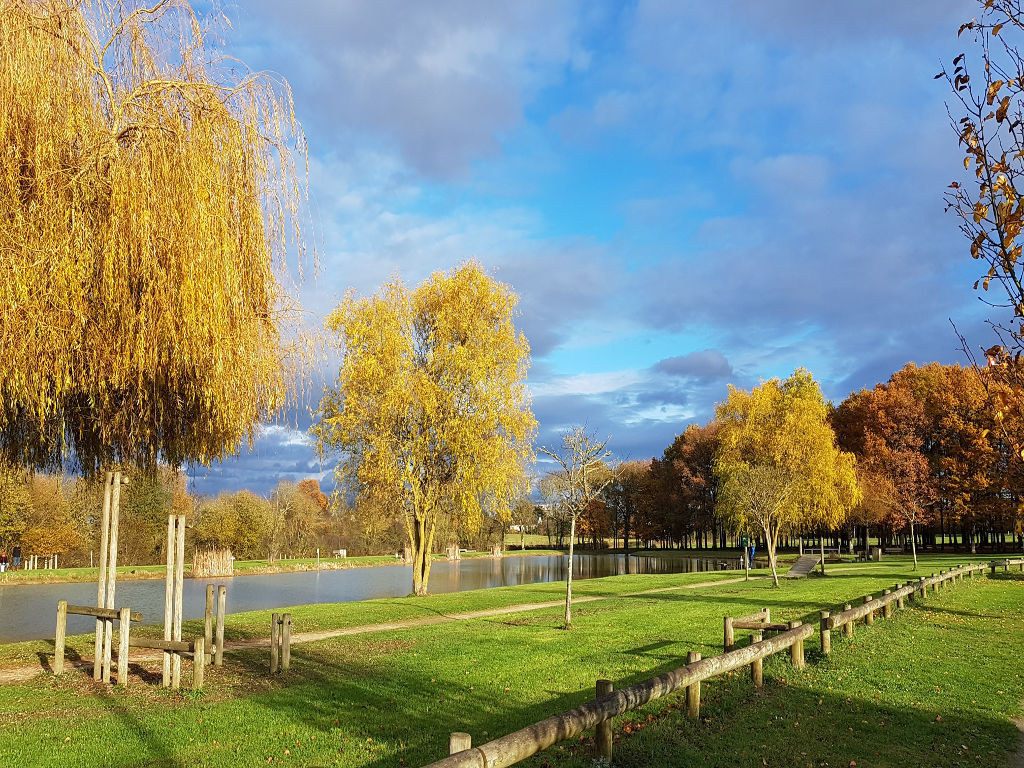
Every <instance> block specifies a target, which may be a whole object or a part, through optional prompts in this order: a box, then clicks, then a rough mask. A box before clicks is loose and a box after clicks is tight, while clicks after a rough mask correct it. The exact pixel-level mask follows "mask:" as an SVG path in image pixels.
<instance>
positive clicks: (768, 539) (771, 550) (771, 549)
mask: <svg viewBox="0 0 1024 768" xmlns="http://www.w3.org/2000/svg"><path fill="white" fill-rule="evenodd" d="M763 528H764V540H765V546H766V547H767V548H768V565H770V566H771V569H772V582H773V583H774V584H775V586H776V587H777V586H779V572H778V569H777V568H776V567H775V545H776V544H777V543H778V533H775V534H774V535H773V534H772V532H771V530H769V528H768V526H763Z"/></svg>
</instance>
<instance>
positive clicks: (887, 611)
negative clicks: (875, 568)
mask: <svg viewBox="0 0 1024 768" xmlns="http://www.w3.org/2000/svg"><path fill="white" fill-rule="evenodd" d="M891 594H892V590H891V589H883V590H882V597H888V596H889V595H891ZM891 616H892V603H891V602H888V601H886V603H885V605H883V606H882V618H883V619H888V618H889V617H891Z"/></svg>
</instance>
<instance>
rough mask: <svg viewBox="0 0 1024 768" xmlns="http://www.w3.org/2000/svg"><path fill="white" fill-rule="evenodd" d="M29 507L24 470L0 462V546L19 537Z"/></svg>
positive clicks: (14, 541)
mask: <svg viewBox="0 0 1024 768" xmlns="http://www.w3.org/2000/svg"><path fill="white" fill-rule="evenodd" d="M31 509H32V502H31V499H30V498H29V495H28V486H27V476H26V472H25V471H24V470H23V469H21V468H19V467H15V466H12V465H10V464H7V463H4V462H0V548H9V547H12V546H14V544H15V543H16V542H18V541H19V540H20V539H21V536H22V534H23V533H24V532H25V525H26V522H27V520H28V516H29V513H30V511H31Z"/></svg>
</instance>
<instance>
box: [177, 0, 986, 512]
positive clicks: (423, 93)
mask: <svg viewBox="0 0 1024 768" xmlns="http://www.w3.org/2000/svg"><path fill="white" fill-rule="evenodd" d="M224 11H225V12H226V14H227V15H228V17H229V18H230V20H231V29H230V30H227V31H226V32H225V33H224V43H223V45H224V46H225V47H226V50H227V52H228V53H230V54H231V55H232V56H237V57H238V58H239V59H241V60H242V61H244V62H245V63H246V64H247V65H249V66H250V67H252V68H253V69H256V70H261V71H262V70H265V71H268V72H273V73H276V74H277V75H279V76H282V77H284V78H286V79H287V81H288V83H289V84H290V86H291V88H292V90H293V93H294V99H295V111H296V114H297V117H298V118H299V120H300V121H301V122H302V124H303V127H304V130H305V132H306V135H307V138H308V143H309V155H310V185H311V218H312V220H313V221H314V229H315V232H314V238H315V240H316V242H317V243H318V244H319V251H320V253H319V268H318V270H317V274H316V276H315V280H314V279H313V276H312V275H311V274H309V273H310V270H307V271H306V282H305V283H304V284H303V285H302V287H301V297H302V300H303V304H304V306H305V308H306V309H307V310H308V312H309V316H310V317H311V318H312V319H313V321H314V322H319V321H321V319H322V318H323V317H326V315H327V314H328V313H329V312H330V311H331V309H333V307H334V306H336V305H337V303H338V302H339V301H340V299H341V297H342V295H343V294H344V293H345V291H346V290H347V289H349V288H354V289H355V290H357V291H358V292H359V293H360V294H362V295H372V294H373V293H374V292H376V290H377V289H378V288H379V287H380V285H381V284H382V283H383V282H384V281H386V280H388V279H390V278H392V277H394V276H395V275H400V276H401V278H402V279H403V280H404V281H405V282H406V283H407V284H410V285H415V284H417V283H419V282H421V281H422V280H424V279H425V278H426V277H428V276H429V275H430V273H431V272H434V271H436V270H449V269H451V268H453V267H455V266H457V265H459V264H460V263H462V262H464V261H466V260H468V259H477V260H479V261H480V262H481V263H482V264H483V265H484V267H485V268H486V269H487V270H488V272H489V273H490V274H492V275H493V276H494V277H495V278H496V279H498V280H500V281H502V282H504V283H507V284H509V285H510V286H512V288H513V289H514V290H515V292H516V293H517V294H518V296H519V299H520V304H519V309H520V315H519V317H518V326H519V328H520V329H521V330H522V331H523V332H524V333H525V335H526V337H527V338H528V340H529V342H530V345H531V353H532V366H531V368H530V372H529V377H528V386H529V389H530V391H531V393H532V405H533V410H534V413H535V414H536V416H537V419H538V422H539V432H538V443H540V444H543V445H556V444H557V443H558V441H559V435H560V433H561V432H562V431H564V430H565V429H566V428H568V427H571V426H574V425H577V424H583V425H586V426H587V427H588V428H589V429H590V430H591V431H593V432H594V433H596V434H597V435H598V436H599V437H605V436H611V442H610V444H609V447H610V448H611V449H612V450H613V451H614V453H615V456H616V458H619V459H649V458H651V457H653V456H660V455H661V454H662V452H663V451H664V450H665V448H666V447H668V445H669V444H670V443H671V442H672V440H673V439H674V437H675V436H676V435H677V434H680V433H681V432H682V431H683V430H684V429H685V428H686V426H687V425H689V424H693V423H706V422H707V421H708V420H709V419H710V418H711V417H712V416H713V414H714V407H715V404H716V403H717V402H720V401H722V400H724V399H725V397H726V396H727V394H728V386H729V385H730V384H731V385H734V386H736V387H741V388H745V389H749V388H751V387H753V386H756V385H757V384H758V383H759V382H760V381H761V380H763V379H768V378H771V377H775V376H778V377H786V376H788V375H789V374H790V373H792V372H793V371H794V369H796V368H797V367H800V366H803V367H805V368H807V369H809V370H810V371H811V372H812V373H813V374H814V376H815V378H816V379H817V380H818V381H819V382H820V384H821V387H822V390H823V391H824V393H825V396H826V397H827V398H829V399H831V400H832V401H834V402H837V403H838V402H839V401H841V400H842V399H843V398H845V397H846V396H847V395H848V394H849V393H850V392H852V391H856V390H859V389H860V388H862V387H872V386H874V385H875V384H876V383H878V382H884V381H886V380H887V379H888V377H889V376H890V375H891V374H892V373H893V372H894V371H896V370H898V369H899V368H901V367H902V366H903V365H904V364H906V363H907V362H909V361H915V362H917V363H927V362H931V361H934V360H937V361H940V362H943V363H953V362H963V361H964V354H963V352H962V350H961V349H960V342H959V340H958V338H957V336H956V334H955V332H954V330H953V326H952V325H951V322H950V321H951V320H952V321H953V322H954V323H955V324H956V327H957V328H958V329H959V330H960V331H961V332H962V333H964V334H965V335H966V337H967V338H968V339H969V340H970V342H971V344H972V346H973V347H974V348H977V347H979V346H988V345H989V344H990V343H991V335H990V333H989V332H988V331H987V330H986V327H985V325H984V319H985V318H986V317H988V316H991V315H992V314H993V312H996V311H997V310H992V309H991V308H989V307H987V306H986V305H984V304H983V303H982V302H981V301H979V298H978V296H977V294H976V293H975V292H974V291H972V285H973V283H974V280H975V279H977V277H978V275H977V274H976V272H977V266H976V264H975V263H973V262H972V261H971V259H970V257H969V253H968V249H967V243H966V242H965V241H964V239H963V237H962V236H961V235H960V233H959V232H958V230H957V225H956V219H955V218H954V216H953V215H952V214H949V213H945V212H944V210H943V199H942V193H943V191H944V189H945V188H946V186H947V185H948V184H949V183H950V181H952V180H953V179H954V178H958V176H957V171H958V168H959V169H960V171H961V172H962V164H961V163H962V155H961V154H960V153H959V151H958V149H957V146H956V138H955V134H954V133H953V131H952V129H951V128H950V125H949V118H948V116H947V113H946V101H947V99H948V98H949V95H950V94H949V93H948V91H947V87H948V86H947V85H946V84H945V83H944V81H942V80H934V79H933V76H934V75H935V74H936V73H938V72H940V71H941V70H942V69H943V66H944V62H948V61H950V60H951V59H952V58H953V56H955V55H956V54H958V53H960V52H961V51H962V50H964V49H965V47H966V46H968V45H969V41H968V40H967V39H966V38H962V39H960V40H958V39H957V36H956V32H957V29H958V27H959V25H960V24H961V23H962V22H964V21H966V20H969V19H970V18H971V17H972V15H976V13H977V5H976V3H974V2H971V1H969V0H931V2H929V3H928V9H927V12H922V10H921V6H920V4H918V3H893V2H884V3H883V2H879V1H878V0H861V1H860V2H857V3H822V2H820V0H772V2H770V3H767V2H764V0H721V1H720V2H715V3H695V2H688V1H687V0H661V1H655V0H651V1H648V0H636V2H606V1H604V0H588V1H587V2H583V1H582V0H580V2H575V1H574V0H517V1H516V2H514V3H481V2H479V1H478V0H432V2H430V3H409V2H404V1H401V0H376V1H375V2H373V3H367V2H361V1H360V0H297V2H294V3H281V2H279V0H245V1H244V2H239V3H238V4H237V5H234V6H227V7H225V8H224ZM332 365H333V370H332V369H331V366H332ZM336 374H337V361H336V360H335V361H333V363H328V364H326V365H324V366H322V369H321V370H320V371H319V372H318V376H319V377H321V378H319V379H318V381H317V383H316V384H315V386H314V389H317V388H318V387H321V386H322V385H323V382H324V381H329V380H332V379H333V378H334V377H335V376H336ZM318 400H319V397H318V394H317V393H314V396H313V397H312V398H311V400H310V401H309V402H308V403H307V404H306V411H307V412H303V411H302V409H300V413H299V416H298V417H297V418H296V419H293V420H292V421H289V422H282V423H278V424H272V425H268V426H266V427H265V428H264V429H263V430H262V433H261V435H260V437H259V439H258V440H257V441H256V444H255V447H254V450H253V451H251V452H249V451H245V450H243V453H242V455H241V456H239V457H237V458H233V459H229V460H227V461H225V462H223V463H222V464H215V465H214V466H213V467H211V468H209V469H207V468H203V467H199V468H192V469H191V470H190V471H189V475H190V478H191V480H192V487H193V488H194V490H195V491H196V492H199V493H216V492H218V491H220V490H223V489H236V488H249V489H251V490H254V491H257V492H260V493H266V492H268V491H269V490H270V488H271V487H273V486H274V485H275V484H276V483H277V481H278V480H279V479H291V480H300V479H303V478H304V477H319V478H321V479H322V480H323V486H324V487H325V489H328V490H329V489H330V488H331V487H332V481H331V467H332V466H333V464H332V462H331V461H330V460H327V461H325V462H320V461H319V460H318V459H317V457H316V454H315V451H314V450H313V448H312V447H311V445H310V444H309V442H308V440H307V438H306V436H305V432H304V429H305V428H306V427H307V426H308V425H309V423H310V417H309V414H308V408H309V406H313V407H315V406H316V403H317V401H318ZM537 469H538V471H539V472H542V471H543V470H544V469H545V467H544V465H543V464H541V463H538V466H537Z"/></svg>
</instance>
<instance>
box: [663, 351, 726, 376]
mask: <svg viewBox="0 0 1024 768" xmlns="http://www.w3.org/2000/svg"><path fill="white" fill-rule="evenodd" d="M654 369H655V370H656V371H658V372H659V373H665V374H668V375H669V376H685V377H694V378H698V379H722V378H727V377H729V376H732V366H731V365H729V361H728V360H726V359H725V355H723V354H722V353H721V352H719V351H718V350H717V349H702V350H700V351H699V352H690V353H689V354H686V355H677V356H676V357H666V358H665V359H664V360H661V361H659V362H658V363H657V364H656V365H655V366H654Z"/></svg>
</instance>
